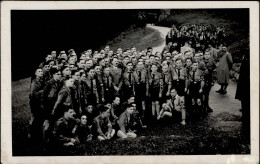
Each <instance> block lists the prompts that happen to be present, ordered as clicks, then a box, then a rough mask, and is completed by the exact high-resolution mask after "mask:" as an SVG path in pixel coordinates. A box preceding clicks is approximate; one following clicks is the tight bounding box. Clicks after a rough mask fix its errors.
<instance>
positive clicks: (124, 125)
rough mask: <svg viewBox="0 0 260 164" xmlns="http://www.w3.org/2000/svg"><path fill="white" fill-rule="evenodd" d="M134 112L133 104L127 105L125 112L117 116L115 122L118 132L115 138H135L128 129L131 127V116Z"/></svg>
mask: <svg viewBox="0 0 260 164" xmlns="http://www.w3.org/2000/svg"><path fill="white" fill-rule="evenodd" d="M133 112H134V106H133V104H127V106H126V110H125V111H124V112H123V113H122V114H121V115H120V116H119V119H118V120H117V123H118V126H119V130H118V131H117V136H118V137H120V138H136V134H135V133H134V132H133V131H132V130H131V129H130V127H131V125H132V121H133V120H132V114H133Z"/></svg>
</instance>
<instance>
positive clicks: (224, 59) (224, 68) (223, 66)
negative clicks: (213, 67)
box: [216, 47, 233, 94]
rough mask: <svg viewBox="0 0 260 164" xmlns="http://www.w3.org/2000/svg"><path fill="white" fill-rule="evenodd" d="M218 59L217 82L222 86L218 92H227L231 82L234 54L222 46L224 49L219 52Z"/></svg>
mask: <svg viewBox="0 0 260 164" xmlns="http://www.w3.org/2000/svg"><path fill="white" fill-rule="evenodd" d="M218 59H219V65H218V69H217V82H218V84H219V85H220V86H221V88H220V89H219V90H218V91H216V92H219V93H221V94H226V93H227V86H228V83H229V70H230V68H231V66H232V63H233V60H232V56H231V54H230V53H229V52H228V51H227V48H226V47H222V50H221V51H220V52H219V53H218Z"/></svg>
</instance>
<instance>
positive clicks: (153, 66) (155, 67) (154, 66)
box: [151, 64, 157, 73]
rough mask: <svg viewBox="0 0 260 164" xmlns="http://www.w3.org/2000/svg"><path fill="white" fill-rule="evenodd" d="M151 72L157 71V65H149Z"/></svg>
mask: <svg viewBox="0 0 260 164" xmlns="http://www.w3.org/2000/svg"><path fill="white" fill-rule="evenodd" d="M151 70H152V73H155V72H156V71H157V66H156V65H154V64H153V65H152V67H151Z"/></svg>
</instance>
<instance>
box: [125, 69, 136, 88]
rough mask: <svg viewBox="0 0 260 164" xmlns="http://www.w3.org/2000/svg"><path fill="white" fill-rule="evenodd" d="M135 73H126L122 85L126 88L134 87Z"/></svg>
mask: <svg viewBox="0 0 260 164" xmlns="http://www.w3.org/2000/svg"><path fill="white" fill-rule="evenodd" d="M134 81H135V79H134V73H133V72H130V71H129V72H125V73H124V74H123V80H122V83H123V84H124V85H126V86H132V85H133V84H134Z"/></svg>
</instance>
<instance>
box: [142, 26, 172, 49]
mask: <svg viewBox="0 0 260 164" xmlns="http://www.w3.org/2000/svg"><path fill="white" fill-rule="evenodd" d="M147 27H150V28H153V29H155V30H158V31H159V32H160V33H161V37H162V38H163V40H164V41H163V43H162V44H161V45H160V46H157V47H153V52H157V51H159V52H162V49H163V48H164V46H165V42H166V41H165V37H166V35H167V33H168V32H169V30H170V28H168V27H160V26H151V25H150V24H148V25H147Z"/></svg>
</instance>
